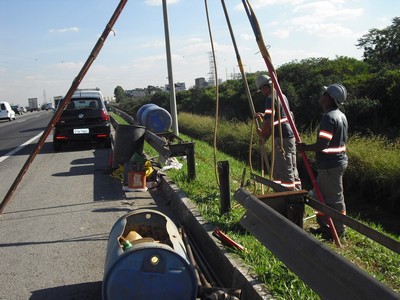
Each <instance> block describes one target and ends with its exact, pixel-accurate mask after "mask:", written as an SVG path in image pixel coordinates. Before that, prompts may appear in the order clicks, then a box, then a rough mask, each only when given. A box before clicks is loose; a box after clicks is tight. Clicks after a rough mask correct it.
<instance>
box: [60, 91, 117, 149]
mask: <svg viewBox="0 0 400 300" xmlns="http://www.w3.org/2000/svg"><path fill="white" fill-rule="evenodd" d="M74 141H88V142H96V143H98V142H100V143H103V145H104V147H106V148H110V147H111V130H110V117H109V115H108V112H107V109H106V107H105V105H104V102H103V97H102V95H101V93H100V92H99V91H97V90H95V91H87V90H83V91H80V90H78V91H77V92H75V94H74V95H73V96H72V98H71V100H70V102H69V104H68V105H67V107H66V108H65V110H64V111H63V112H62V114H61V116H60V119H59V120H58V122H57V123H56V124H55V126H54V131H53V148H54V151H60V150H61V146H62V145H63V144H66V143H68V142H74Z"/></svg>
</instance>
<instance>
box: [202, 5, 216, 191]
mask: <svg viewBox="0 0 400 300" xmlns="http://www.w3.org/2000/svg"><path fill="white" fill-rule="evenodd" d="M204 5H205V8H206V15H207V25H208V33H209V35H210V43H211V49H212V55H213V63H214V71H215V75H214V78H215V97H216V101H215V121H214V172H215V179H216V182H217V185H218V186H219V178H218V170H217V168H218V167H217V132H218V116H219V91H218V75H217V64H216V60H215V50H214V42H213V37H212V33H211V24H210V17H209V14H208V5H207V0H204Z"/></svg>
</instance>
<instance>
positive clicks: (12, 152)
mask: <svg viewBox="0 0 400 300" xmlns="http://www.w3.org/2000/svg"><path fill="white" fill-rule="evenodd" d="M43 132H44V131H42V132H40V133H39V134H38V135H36V136H34V137H33V138H31V139H30V140H28V141H26V142H25V143H23V144H21V145H19V146H18V147H17V148H15V149H14V150H11V151H10V152H8V153H7V154H6V155H4V156H2V157H0V163H1V162H3V161H5V160H6V159H7V158H9V157H10V156H12V155H14V154H15V153H17V152H18V151H20V150H21V149H22V148H24V147H25V146H26V145H29V144H30V143H32V142H33V141H34V140H36V139H38V138H39V137H40V136H41V135H42V134H43Z"/></svg>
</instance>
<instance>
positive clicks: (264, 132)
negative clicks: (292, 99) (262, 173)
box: [255, 75, 301, 190]
mask: <svg viewBox="0 0 400 300" xmlns="http://www.w3.org/2000/svg"><path fill="white" fill-rule="evenodd" d="M256 85H257V88H258V90H259V91H261V92H262V93H263V95H264V96H266V97H267V98H266V100H265V105H264V107H265V110H264V112H262V113H256V114H255V117H256V118H259V119H260V120H263V123H262V126H261V128H258V129H257V133H258V135H259V137H260V141H261V142H262V143H265V141H267V140H268V139H269V137H270V136H271V135H272V134H274V139H275V142H274V151H275V153H274V154H275V155H274V168H273V170H272V177H273V180H274V181H275V182H276V183H279V184H281V185H283V186H284V187H286V188H288V189H290V190H295V189H301V182H300V177H299V173H298V171H297V162H296V161H297V160H296V155H297V153H296V141H295V138H294V134H293V131H292V129H291V127H290V124H289V121H288V118H287V116H286V113H285V111H284V110H283V107H282V104H281V102H280V101H279V100H278V99H275V100H274V101H272V96H271V94H272V82H271V78H270V77H269V76H267V75H260V76H258V77H257V79H256ZM283 97H284V101H285V103H286V107H287V108H288V109H289V102H288V100H287V98H286V96H285V95H283ZM273 103H274V110H272V105H273ZM278 104H279V105H280V109H279V111H280V115H279V114H278V109H277V108H278ZM273 111H274V115H272V114H273ZM271 119H273V125H272V122H271ZM272 126H273V129H272ZM279 127H280V128H279ZM281 137H282V139H281Z"/></svg>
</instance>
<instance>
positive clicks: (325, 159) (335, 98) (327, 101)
mask: <svg viewBox="0 0 400 300" xmlns="http://www.w3.org/2000/svg"><path fill="white" fill-rule="evenodd" d="M346 98H347V91H346V88H345V87H344V86H343V85H341V84H338V83H335V84H332V85H330V86H328V87H324V92H323V94H322V96H321V97H320V99H319V103H320V105H321V107H322V110H323V112H324V114H323V116H322V118H321V121H320V124H319V130H318V136H317V141H316V142H315V143H314V144H309V145H307V144H304V143H298V144H297V150H298V151H313V152H315V153H316V155H315V158H316V164H317V171H318V175H317V179H316V181H317V184H318V187H319V189H320V191H321V194H322V197H323V199H324V201H325V203H326V205H328V206H330V207H332V208H334V209H336V210H337V211H339V212H341V213H342V214H346V205H345V202H344V195H343V174H344V172H345V171H346V167H347V163H348V158H347V155H346V143H347V138H348V123H347V119H346V116H345V114H344V113H342V112H341V111H340V110H339V107H340V106H341V105H343V103H344V102H345V101H346ZM317 222H318V224H319V225H320V227H319V228H312V229H310V231H311V232H312V233H314V234H322V235H323V236H324V237H326V236H329V237H331V231H330V229H329V226H328V224H327V222H326V218H325V217H324V216H322V215H317ZM334 225H335V228H336V232H337V234H338V235H339V236H343V235H344V234H345V226H344V224H342V223H340V222H336V221H335V222H334Z"/></svg>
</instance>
